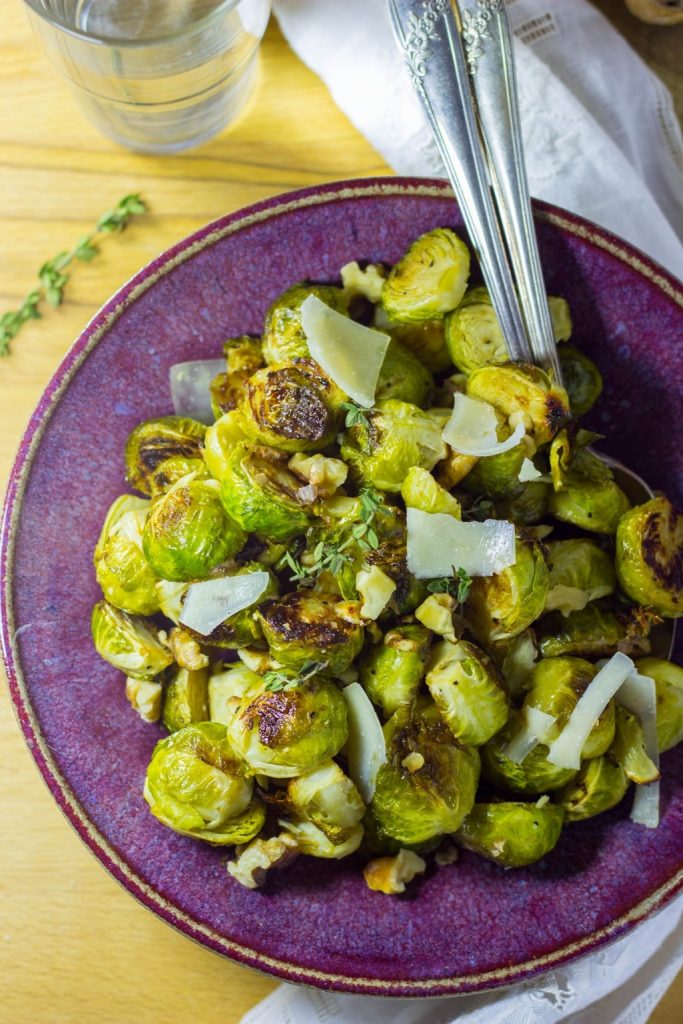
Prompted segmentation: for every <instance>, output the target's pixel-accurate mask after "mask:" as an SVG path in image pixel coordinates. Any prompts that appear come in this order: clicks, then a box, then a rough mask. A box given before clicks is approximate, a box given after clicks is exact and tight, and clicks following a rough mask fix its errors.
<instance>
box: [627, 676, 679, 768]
mask: <svg viewBox="0 0 683 1024" xmlns="http://www.w3.org/2000/svg"><path fill="white" fill-rule="evenodd" d="M636 668H637V669H638V671H639V672H640V673H641V674H642V675H644V676H649V677H650V679H654V681H655V688H656V690H657V741H658V744H659V749H660V751H661V752H662V753H663V752H664V751H665V750H670V749H671V747H675V746H676V744H677V743H680V742H681V740H683V668H681V667H680V665H674V664H673V663H672V662H670V661H664V660H663V659H662V658H641V659H640V661H638V662H637V663H636Z"/></svg>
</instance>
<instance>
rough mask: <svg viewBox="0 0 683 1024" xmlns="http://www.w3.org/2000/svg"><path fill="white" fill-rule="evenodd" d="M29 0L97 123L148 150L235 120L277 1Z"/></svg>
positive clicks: (194, 138)
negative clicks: (273, 4)
mask: <svg viewBox="0 0 683 1024" xmlns="http://www.w3.org/2000/svg"><path fill="white" fill-rule="evenodd" d="M25 2H26V4H27V7H28V10H29V16H30V19H31V22H32V24H33V27H34V29H35V31H36V33H37V34H38V35H39V36H40V38H41V40H42V42H43V45H44V47H45V49H46V51H47V54H48V56H49V57H50V59H51V60H52V62H53V63H54V64H56V66H57V67H58V68H59V70H60V71H61V72H62V73H63V74H64V75H65V76H66V78H67V79H68V81H69V83H70V85H71V87H72V89H73V91H74V93H75V95H76V98H77V99H78V102H79V103H80V106H81V107H82V108H83V111H84V113H85V114H86V116H87V117H88V118H89V120H90V121H92V123H93V124H94V125H96V127H97V128H99V129H100V131H102V132H103V133H104V134H105V135H108V136H109V137H110V138H112V139H114V140H115V141H116V142H119V143H121V144H122V145H124V146H128V148H129V149H135V150H138V151H140V152H143V153H173V152H177V151H178V150H181V149H187V148H188V147H190V146H196V145H197V144H198V143H200V142H203V141H204V140H205V139H208V138H210V137H211V136H212V135H215V134H216V133H217V132H219V131H221V129H222V128H224V127H225V126H226V125H227V124H229V123H230V122H231V121H232V120H234V118H235V117H236V116H237V115H238V113H239V112H240V110H241V109H242V108H243V106H244V105H245V103H246V101H247V99H248V98H249V95H250V93H251V90H252V88H253V85H254V82H255V75H256V58H257V54H258V48H259V43H260V41H261V38H262V36H263V33H264V31H265V28H266V24H267V22H268V16H269V14H270V0H25Z"/></svg>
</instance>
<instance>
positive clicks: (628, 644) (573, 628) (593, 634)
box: [536, 602, 649, 658]
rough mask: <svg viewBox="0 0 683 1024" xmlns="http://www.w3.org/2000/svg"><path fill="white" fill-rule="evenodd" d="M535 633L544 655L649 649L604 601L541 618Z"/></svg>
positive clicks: (586, 655) (593, 654)
mask: <svg viewBox="0 0 683 1024" xmlns="http://www.w3.org/2000/svg"><path fill="white" fill-rule="evenodd" d="M536 635H537V637H538V646H539V649H540V651H541V654H542V655H543V657H544V658H555V657H558V656H562V655H577V656H578V657H580V658H605V657H608V656H609V655H611V654H615V653H616V651H618V650H619V651H621V650H623V651H624V652H626V651H629V652H631V651H636V652H638V651H639V652H640V653H643V652H644V651H647V650H649V645H648V644H647V643H645V644H643V641H642V639H640V638H638V637H635V636H634V637H633V638H631V637H629V636H628V634H627V630H626V628H625V626H624V625H623V623H622V622H621V621H620V619H619V618H618V616H617V615H615V613H614V612H613V611H612V609H611V608H610V607H609V605H606V604H605V603H604V602H594V603H592V604H589V605H586V607H585V608H582V609H581V610H580V611H577V612H571V614H570V615H567V616H564V615H561V614H560V612H552V613H551V614H550V615H546V616H545V617H544V618H543V619H542V620H541V622H539V624H538V626H537V628H536Z"/></svg>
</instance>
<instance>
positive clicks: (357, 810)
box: [287, 761, 365, 846]
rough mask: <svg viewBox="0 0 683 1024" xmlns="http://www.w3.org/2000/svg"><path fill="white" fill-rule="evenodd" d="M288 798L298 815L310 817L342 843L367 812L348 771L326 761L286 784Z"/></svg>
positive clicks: (327, 833)
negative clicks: (345, 772)
mask: <svg viewBox="0 0 683 1024" xmlns="http://www.w3.org/2000/svg"><path fill="white" fill-rule="evenodd" d="M287 801H288V803H289V805H290V806H291V808H292V809H293V810H294V812H295V813H296V815H297V816H298V817H299V818H300V819H303V820H304V821H310V822H311V824H312V825H315V827H316V828H319V829H320V831H321V832H323V833H324V834H325V835H326V836H327V838H328V839H329V840H330V841H331V842H333V843H334V844H335V846H339V845H340V844H341V843H343V842H345V841H346V840H347V839H348V836H349V833H350V831H351V830H352V829H355V828H356V826H357V825H358V824H359V823H360V820H361V818H362V817H363V815H364V814H365V804H364V803H363V799H362V797H361V795H360V793H359V792H358V790H357V789H356V787H355V786H354V784H353V782H352V781H351V779H350V778H349V777H348V775H345V774H344V772H343V771H342V770H341V768H340V767H339V765H338V764H335V762H334V761H325V762H324V763H323V764H321V765H319V766H318V767H317V768H314V769H313V771H312V772H306V774H305V775H300V776H299V777H298V778H296V779H292V780H291V781H290V782H289V783H288V784H287Z"/></svg>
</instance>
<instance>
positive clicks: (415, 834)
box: [368, 701, 479, 849]
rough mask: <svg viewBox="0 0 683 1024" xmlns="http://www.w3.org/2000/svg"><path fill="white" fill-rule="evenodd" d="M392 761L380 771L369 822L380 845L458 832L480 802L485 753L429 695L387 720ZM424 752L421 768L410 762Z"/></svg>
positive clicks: (412, 842) (404, 843)
mask: <svg viewBox="0 0 683 1024" xmlns="http://www.w3.org/2000/svg"><path fill="white" fill-rule="evenodd" d="M384 734H385V738H386V741H387V755H388V761H387V763H386V764H383V765H382V767H381V768H380V770H379V772H378V774H377V781H376V786H375V795H374V796H373V798H372V802H371V803H370V807H369V811H368V818H369V825H370V828H371V831H372V833H373V834H374V837H375V842H376V845H377V846H380V847H381V846H387V847H388V848H389V849H391V848H392V841H393V842H398V843H400V844H401V846H414V845H415V844H420V843H424V842H426V841H428V840H430V839H433V838H434V837H436V836H440V835H443V834H444V833H450V832H455V830H456V829H457V828H459V827H460V824H461V823H462V820H463V818H464V817H465V815H467V814H469V812H470V811H471V809H472V806H473V804H474V796H475V793H476V790H477V783H478V781H479V756H478V754H477V751H476V750H474V749H473V748H471V747H463V746H461V744H459V743H458V742H457V740H455V739H454V738H453V735H452V733H451V732H450V730H449V728H448V726H447V725H446V723H445V722H444V721H443V720H442V718H441V716H440V715H439V712H438V711H437V709H436V707H435V706H434V705H433V704H431V702H429V701H419V702H418V703H417V704H413V705H410V706H404V707H400V708H399V709H398V711H396V712H395V713H394V714H393V715H392V716H391V718H390V719H389V721H388V722H387V723H386V725H385V726H384ZM411 754H419V755H420V757H421V759H422V765H421V767H419V768H418V769H417V770H415V769H414V768H413V770H411V767H409V766H408V765H409V764H410V762H408V765H406V763H405V762H406V759H407V758H409V757H410V755H411Z"/></svg>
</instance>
